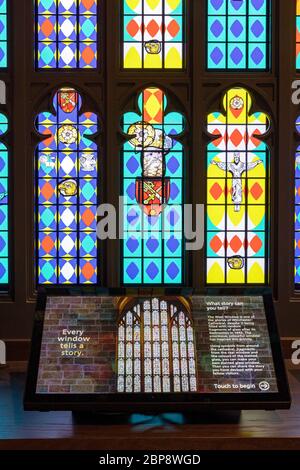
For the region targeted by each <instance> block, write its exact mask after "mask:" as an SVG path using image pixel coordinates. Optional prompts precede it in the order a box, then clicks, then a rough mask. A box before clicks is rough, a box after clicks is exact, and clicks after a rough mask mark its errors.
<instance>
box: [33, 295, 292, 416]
mask: <svg viewBox="0 0 300 470" xmlns="http://www.w3.org/2000/svg"><path fill="white" fill-rule="evenodd" d="M124 295H126V290H125V289H101V288H97V287H96V288H91V289H81V288H80V287H77V288H69V289H68V288H50V289H40V291H39V294H38V301H37V305H36V315H35V321H34V328H33V335H32V342H31V353H30V360H29V364H28V372H27V381H26V388H25V394H24V409H25V410H26V411H33V410H37V411H61V410H64V411H96V412H101V413H126V414H128V413H129V414H131V413H135V412H146V413H147V412H150V413H152V412H155V413H157V412H190V411H203V412H207V411H218V410H228V411H229V410H230V411H231V410H259V409H264V410H275V409H289V408H290V405H291V396H290V390H289V385H288V380H287V374H286V369H285V364H284V360H283V355H282V350H281V343H280V336H279V332H278V328H277V322H276V315H275V309H274V303H273V297H272V293H271V290H270V289H268V288H258V289H249V288H248V289H236V288H232V289H228V288H226V289H224V288H223V289H215V288H209V289H205V292H192V290H190V291H189V290H188V289H183V290H180V291H179V290H178V291H177V292H174V290H172V295H185V296H189V295H209V296H222V297H225V296H239V297H240V296H242V295H245V296H251V295H253V296H262V297H263V300H264V306H265V312H266V321H267V327H268V332H269V338H270V344H271V349H272V357H273V362H274V369H275V375H276V380H277V385H278V392H277V393H272V392H268V393H257V392H253V393H249V392H239V393H229V392H227V393H221V392H220V393H219V392H217V393H201V392H197V393H190V392H189V393H180V394H179V393H105V394H103V393H102V394H37V393H36V385H37V378H38V369H39V359H40V351H41V344H42V334H43V325H44V312H45V307H46V301H47V297H48V296H82V297H87V296H124ZM166 295H168V294H167V293H166ZM151 296H152V295H151V294H150V295H149V297H151ZM158 296H159V295H158ZM139 297H140V296H139ZM161 297H162V296H161Z"/></svg>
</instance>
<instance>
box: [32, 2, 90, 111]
mask: <svg viewBox="0 0 300 470" xmlns="http://www.w3.org/2000/svg"><path fill="white" fill-rule="evenodd" d="M35 3H36V20H35V21H36V66H37V68H42V69H53V68H57V69H70V68H80V69H87V68H88V69H93V68H96V67H97V46H98V42H97V27H98V0H35ZM72 98H73V99H74V98H75V96H73V97H69V98H68V99H70V100H71V101H70V103H69V104H66V106H70V109H71V108H72V106H73V105H74V104H75V105H76V103H73V104H72ZM63 99H64V98H63V97H62V100H63Z"/></svg>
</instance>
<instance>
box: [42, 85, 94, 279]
mask: <svg viewBox="0 0 300 470" xmlns="http://www.w3.org/2000/svg"><path fill="white" fill-rule="evenodd" d="M53 105H54V109H55V111H56V115H53V114H51V113H50V112H44V113H41V114H39V116H38V118H37V121H36V127H37V130H38V132H39V133H40V134H41V135H43V136H44V140H43V141H42V142H40V144H39V145H38V148H37V152H36V169H37V175H38V178H37V182H36V204H37V207H36V217H37V220H36V226H37V233H36V239H37V242H36V261H37V278H38V284H96V283H97V281H98V271H99V270H98V266H97V265H98V245H97V233H96V214H97V205H98V203H99V201H98V187H99V184H100V181H99V174H98V148H97V145H96V144H95V142H93V141H92V140H91V139H90V137H92V136H93V135H94V134H96V133H97V132H98V130H99V120H98V117H97V116H96V115H95V114H93V113H90V112H85V113H81V107H82V100H81V97H80V95H79V94H78V93H77V91H76V90H74V89H66V88H63V89H60V90H59V91H58V92H57V93H56V95H55V97H54V101H53Z"/></svg>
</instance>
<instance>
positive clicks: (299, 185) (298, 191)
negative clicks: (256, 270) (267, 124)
mask: <svg viewBox="0 0 300 470" xmlns="http://www.w3.org/2000/svg"><path fill="white" fill-rule="evenodd" d="M296 129H297V132H298V134H300V116H299V117H298V118H297V120H296ZM295 176H296V182H295V285H296V289H297V290H300V146H298V148H297V152H296V160H295Z"/></svg>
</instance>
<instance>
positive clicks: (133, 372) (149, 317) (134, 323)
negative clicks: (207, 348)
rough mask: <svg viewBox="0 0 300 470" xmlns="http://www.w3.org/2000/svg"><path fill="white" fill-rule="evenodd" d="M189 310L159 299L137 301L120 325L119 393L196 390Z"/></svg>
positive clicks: (193, 347) (194, 359)
mask: <svg viewBox="0 0 300 470" xmlns="http://www.w3.org/2000/svg"><path fill="white" fill-rule="evenodd" d="M196 391H197V378H196V353H195V345H194V330H193V326H192V322H191V320H190V317H189V315H188V313H187V312H186V311H185V310H184V309H182V310H181V309H180V308H179V307H177V306H175V305H173V304H172V303H171V302H170V303H169V302H166V301H164V300H163V301H160V300H159V299H151V300H145V301H144V302H143V303H137V304H136V305H134V306H133V307H132V309H130V310H128V311H127V312H126V313H124V314H123V316H122V318H121V319H120V322H119V327H118V392H120V393H122V392H126V393H129V392H135V393H137V392H146V393H151V392H156V393H161V392H196Z"/></svg>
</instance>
